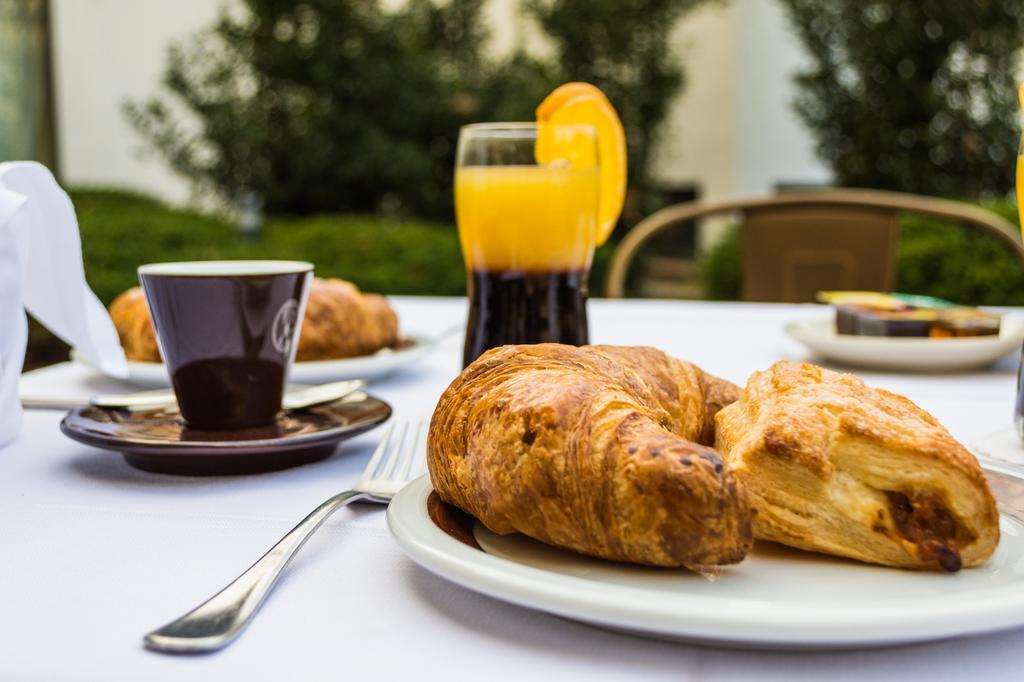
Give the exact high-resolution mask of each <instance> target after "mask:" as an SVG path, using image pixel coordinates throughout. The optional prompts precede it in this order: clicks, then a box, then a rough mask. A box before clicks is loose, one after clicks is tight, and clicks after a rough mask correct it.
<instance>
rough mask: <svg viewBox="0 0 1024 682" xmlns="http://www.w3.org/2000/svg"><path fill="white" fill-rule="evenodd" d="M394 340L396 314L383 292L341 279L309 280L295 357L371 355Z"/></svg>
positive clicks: (327, 357)
mask: <svg viewBox="0 0 1024 682" xmlns="http://www.w3.org/2000/svg"><path fill="white" fill-rule="evenodd" d="M397 340H398V316H397V315H395V311H394V310H393V309H392V308H391V305H390V304H389V303H388V300H387V299H386V298H384V297H383V296H381V295H379V294H365V293H363V292H361V291H359V288H358V287H356V285H355V284H352V283H351V282H346V281H345V280H341V279H319V278H317V279H314V280H313V281H312V282H311V283H310V285H309V301H308V302H307V303H306V317H305V318H304V320H303V322H302V333H301V335H300V336H299V348H298V350H297V351H296V353H295V359H296V360H299V361H305V360H330V359H334V358H350V357H357V356H360V355H370V354H371V353H376V352H377V351H378V350H380V349H381V348H386V347H388V346H393V345H395V342H396V341H397Z"/></svg>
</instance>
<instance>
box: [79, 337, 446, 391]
mask: <svg viewBox="0 0 1024 682" xmlns="http://www.w3.org/2000/svg"><path fill="white" fill-rule="evenodd" d="M405 338H406V339H408V340H409V341H410V342H411V345H409V346H406V347H404V348H401V349H399V350H392V349H390V348H385V349H383V350H380V351H377V352H376V353H374V354H373V355H364V356H360V357H355V358H343V359H340V360H314V361H309V362H295V363H293V364H292V371H291V374H290V375H289V377H288V380H289V381H291V382H293V383H297V384H310V385H313V384H326V383H328V382H331V381H346V380H348V379H363V380H364V381H373V380H375V379H380V378H382V377H385V376H387V375H389V374H391V373H393V372H396V371H398V370H400V369H403V368H405V367H407V366H409V365H411V364H414V363H416V362H418V361H420V360H421V359H423V358H424V357H425V356H426V355H428V354H429V353H430V352H431V351H433V350H434V348H436V347H437V342H438V339H437V338H428V337H425V336H412V335H410V336H406V337H405ZM71 359H72V360H74V361H76V362H80V363H82V364H84V365H88V366H89V367H92V368H93V369H95V370H96V371H97V372H101V370H100V369H99V368H97V367H96V366H95V365H93V364H92V363H90V362H89V361H88V359H87V358H85V357H84V356H83V355H82V354H81V353H78V352H77V351H76V350H74V349H72V351H71ZM101 373H102V372H101ZM126 381H128V382H129V383H132V384H136V385H138V386H146V387H163V386H170V385H171V380H170V378H169V377H168V376H167V369H166V368H165V367H164V364H163V363H162V362H135V361H129V362H128V378H127V379H126Z"/></svg>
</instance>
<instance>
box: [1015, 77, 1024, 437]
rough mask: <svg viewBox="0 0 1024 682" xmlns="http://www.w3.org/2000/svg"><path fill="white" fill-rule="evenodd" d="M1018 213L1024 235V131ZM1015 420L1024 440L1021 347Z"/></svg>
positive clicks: (1022, 98)
mask: <svg viewBox="0 0 1024 682" xmlns="http://www.w3.org/2000/svg"><path fill="white" fill-rule="evenodd" d="M1018 94H1019V96H1020V104H1021V108H1022V109H1024V85H1021V86H1020V90H1019V92H1018ZM1017 215H1018V216H1020V228H1021V234H1022V236H1024V131H1022V132H1021V138H1020V146H1019V147H1018V148H1017ZM1013 422H1014V426H1015V427H1016V429H1017V435H1018V436H1020V438H1021V440H1024V348H1022V349H1021V364H1020V366H1019V367H1018V368H1017V404H1016V405H1015V406H1014V411H1013Z"/></svg>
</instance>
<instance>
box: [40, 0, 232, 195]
mask: <svg viewBox="0 0 1024 682" xmlns="http://www.w3.org/2000/svg"><path fill="white" fill-rule="evenodd" d="M222 4H223V2H219V1H218V0H51V8H52V9H51V11H52V14H53V17H52V28H51V30H52V41H53V51H54V67H55V68H54V70H55V74H54V76H55V89H56V109H57V116H56V118H57V137H58V139H59V140H60V149H59V159H60V166H61V171H62V180H63V181H64V183H65V184H69V185H92V186H96V185H102V186H117V187H126V188H131V189H137V190H140V191H144V192H147V193H151V194H155V195H157V196H160V197H162V198H164V199H166V200H167V201H171V202H174V203H184V202H186V201H187V200H188V198H189V186H188V183H187V182H186V181H185V180H184V179H183V178H181V177H179V176H177V175H175V174H174V173H173V172H171V170H170V169H169V168H168V167H167V166H166V164H164V162H163V161H162V160H161V159H160V158H158V157H157V156H155V155H154V154H152V153H151V152H147V151H146V150H145V148H144V145H143V143H142V140H141V139H140V138H139V136H138V135H137V134H136V132H135V130H134V129H133V128H132V127H131V125H130V124H129V123H128V120H127V118H126V117H125V115H124V113H123V111H122V106H123V105H124V102H125V100H127V99H133V100H143V99H145V98H146V97H148V96H149V95H151V94H153V93H154V92H155V91H156V89H157V87H158V86H159V84H160V77H161V75H162V74H163V70H164V65H165V63H166V60H167V48H168V47H169V45H170V44H171V42H173V41H177V40H182V39H185V38H187V37H188V36H189V35H191V34H192V33H194V32H196V31H197V30H199V29H200V28H203V27H205V26H207V25H209V24H211V23H212V22H213V20H214V19H215V18H216V16H217V14H218V12H219V9H220V7H221V6H222Z"/></svg>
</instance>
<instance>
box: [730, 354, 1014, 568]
mask: <svg viewBox="0 0 1024 682" xmlns="http://www.w3.org/2000/svg"><path fill="white" fill-rule="evenodd" d="M715 421H716V424H717V429H716V440H715V444H716V447H717V449H718V451H719V452H721V453H722V455H723V456H724V457H725V459H726V462H727V463H728V467H729V469H730V470H731V471H732V473H733V474H734V475H735V476H736V478H738V479H739V481H740V482H741V483H742V485H743V486H744V488H746V490H747V492H748V493H749V495H750V498H751V502H752V504H753V505H754V507H755V509H756V510H757V514H756V516H755V518H754V536H755V537H756V538H758V539H760V540H771V541H774V542H779V543H782V544H784V545H790V546H792V547H799V548H801V549H807V550H812V551H816V552H824V553H826V554H835V555H838V556H844V557H849V558H851V559H858V560H860V561H865V562H868V563H874V564H883V565H886V566H898V567H901V568H912V569H930V570H936V569H941V570H944V571H950V572H952V571H957V570H959V569H960V568H961V567H971V566H979V565H981V564H983V563H985V561H986V560H987V559H988V558H989V557H990V556H992V553H993V552H994V551H995V549H996V545H997V544H998V543H999V516H998V514H997V512H996V505H995V501H994V499H993V497H992V493H991V492H990V491H989V487H988V483H987V482H986V480H985V476H984V474H983V473H982V470H981V467H980V466H979V465H978V462H977V460H976V459H975V458H974V457H973V456H972V455H971V453H970V452H968V451H967V449H966V448H964V447H963V446H962V445H961V444H960V443H958V442H957V441H956V440H954V439H953V437H952V436H951V435H949V432H948V431H946V429H944V428H943V427H942V426H941V425H940V424H939V423H938V421H936V420H935V418H934V417H932V416H931V415H930V414H928V413H927V412H925V411H924V410H922V409H921V408H920V407H918V406H917V405H915V404H914V403H912V402H911V401H909V400H907V399H906V398H904V397H902V396H899V395H896V394H894V393H889V392H888V391H883V390H881V389H874V388H870V387H868V386H866V385H865V384H864V382H863V381H861V380H860V379H858V378H857V377H855V376H853V375H851V374H840V373H838V372H833V371H830V370H827V369H822V368H821V367H816V366H814V365H808V364H801V363H797V362H779V363H776V364H775V365H773V366H772V367H771V368H769V369H768V370H767V371H764V372H755V373H754V374H753V375H752V376H751V377H750V380H749V381H748V382H747V386H746V388H745V389H744V390H743V392H742V394H741V395H740V398H739V400H738V401H736V402H735V403H733V404H732V405H730V406H728V407H726V408H725V409H723V410H721V411H720V412H719V413H718V415H717V416H716V417H715Z"/></svg>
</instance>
